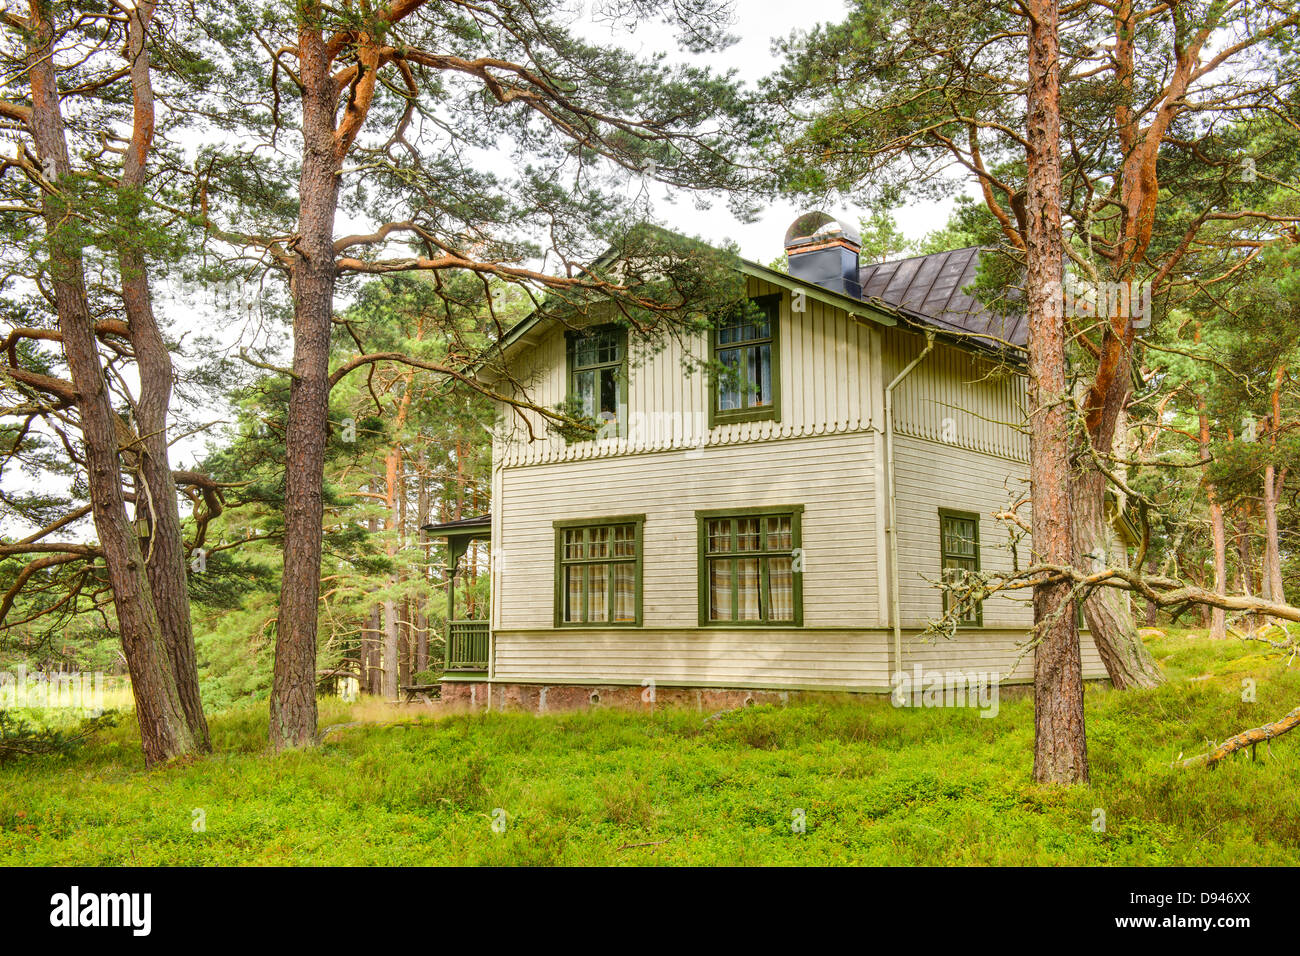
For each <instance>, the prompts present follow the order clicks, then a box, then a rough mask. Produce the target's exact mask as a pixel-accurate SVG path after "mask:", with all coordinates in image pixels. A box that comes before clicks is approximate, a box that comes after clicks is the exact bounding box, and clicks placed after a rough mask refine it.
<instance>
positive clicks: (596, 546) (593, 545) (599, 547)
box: [587, 528, 609, 558]
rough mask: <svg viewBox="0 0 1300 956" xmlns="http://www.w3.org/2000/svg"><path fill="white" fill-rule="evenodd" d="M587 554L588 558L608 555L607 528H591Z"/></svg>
mask: <svg viewBox="0 0 1300 956" xmlns="http://www.w3.org/2000/svg"><path fill="white" fill-rule="evenodd" d="M587 556H588V557H590V558H608V557H609V528H592V529H591V542H590V544H589V545H588V550H587Z"/></svg>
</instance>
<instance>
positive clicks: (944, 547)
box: [939, 508, 984, 627]
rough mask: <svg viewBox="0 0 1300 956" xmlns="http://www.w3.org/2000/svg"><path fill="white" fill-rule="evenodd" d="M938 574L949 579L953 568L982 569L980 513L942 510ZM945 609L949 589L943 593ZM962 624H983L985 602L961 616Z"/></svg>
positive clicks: (955, 569) (958, 569) (977, 625)
mask: <svg viewBox="0 0 1300 956" xmlns="http://www.w3.org/2000/svg"><path fill="white" fill-rule="evenodd" d="M939 569H940V571H939V573H940V575H941V576H942V577H943V578H944V580H947V579H948V578H949V576H950V574H951V572H953V571H978V570H979V569H980V516H979V515H978V514H976V513H975V512H973V511H951V510H949V509H947V508H940V509H939ZM943 610H944V613H945V614H946V613H948V592H947V591H944V592H943ZM959 623H961V624H971V625H974V626H976V627H979V626H982V625H983V624H984V605H983V602H980V603H979V604H976V605H975V607H974V608H973V609H972V610H970V611H967V612H966V613H965V614H964V615H962V617H961V620H960V621H959Z"/></svg>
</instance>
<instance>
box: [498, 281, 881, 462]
mask: <svg viewBox="0 0 1300 956" xmlns="http://www.w3.org/2000/svg"><path fill="white" fill-rule="evenodd" d="M749 292H750V294H751V295H755V296H757V295H767V294H771V293H782V290H781V289H780V288H779V287H778V286H775V285H772V284H771V283H768V282H763V281H761V280H758V279H752V278H751V279H750V280H749ZM804 305H805V311H804V312H803V313H794V314H792V313H791V311H790V310H791V297H790V295H789V293H788V292H786V293H783V294H782V298H781V307H780V319H779V321H778V327H779V335H780V343H779V348H778V352H779V357H780V375H781V378H780V408H781V416H780V420H779V421H760V422H746V423H742V424H730V425H719V426H718V427H716V428H714V429H712V430H710V429H709V427H708V420H709V405H708V402H709V399H710V395H709V390H708V384H707V375H706V373H705V372H704V371H702V370H700V369H698V368H695V367H694V365H693V361H692V360H699V359H707V358H708V355H707V348H708V341H707V337H706V336H704V335H698V336H687V337H682V338H680V339H673V340H670V341H667V342H662V343H658V344H657V345H656V346H654V347H650V346H647V345H645V344H638V343H636V342H635V337H633V341H632V344H631V345H630V346H629V351H630V353H631V367H630V369H629V377H630V379H631V381H630V384H629V388H628V434H627V437H626V438H616V439H606V440H602V441H587V442H577V443H574V444H566V443H565V442H564V441H563V440H562V439H561V438H559V437H558V436H555V435H551V434H549V433H548V431H547V428H546V425H545V424H544V423H543V421H542V419H541V417H540V416H538V415H537V414H536V413H532V412H526V413H523V414H522V416H521V414H519V413H516V412H515V411H513V410H512V409H509V408H505V407H504V406H503V408H502V410H501V413H500V414H501V422H502V424H503V426H504V428H503V429H502V433H501V436H500V438H499V439H498V442H497V447H496V448H495V449H494V454H495V460H496V461H497V462H499V463H501V464H504V465H520V464H539V463H542V462H550V461H579V460H584V459H589V458H606V457H610V456H614V455H626V454H643V453H646V452H655V451H664V450H670V449H675V448H690V447H696V446H714V445H734V444H737V443H741V442H749V441H766V440H769V439H773V438H796V437H806V436H811V435H823V434H839V433H847V432H852V431H858V430H862V429H866V428H869V427H871V426H872V424H873V414H874V411H873V409H874V405H875V403H874V396H875V386H876V384H877V383H875V382H874V381H873V378H872V375H871V372H870V367H871V362H872V357H873V349H878V348H879V345H878V339H876V337H875V332H874V328H873V327H872V326H870V325H867V324H864V323H862V322H860V321H858V320H856V319H853V318H851V317H850V316H849V315H848V313H846V312H843V311H842V310H840V309H836V308H833V307H831V306H828V305H824V304H823V303H821V302H817V301H814V300H813V299H806V300H805V303H804ZM520 351H521V354H520V355H519V357H518V358H516V359H515V360H514V361H513V363H512V369H513V371H514V373H515V375H516V377H517V378H518V379H519V381H520V382H521V384H522V386H523V393H524V394H525V395H526V397H527V398H528V399H529V400H530V401H532V402H533V403H534V404H537V405H540V406H543V407H548V408H549V407H554V406H557V405H559V404H560V403H562V402H563V401H564V399H565V394H566V390H567V383H566V382H565V346H564V330H563V329H562V328H559V327H557V328H555V329H553V330H552V331H551V332H549V333H548V334H546V335H545V336H544V337H543V338H542V339H541V341H540V342H539V343H538V344H537V345H536V346H535V347H533V348H531V349H528V350H520ZM525 420H526V421H527V422H529V423H531V425H532V429H533V435H531V436H530V434H529V430H528V426H527V424H526V423H525ZM533 436H535V437H533Z"/></svg>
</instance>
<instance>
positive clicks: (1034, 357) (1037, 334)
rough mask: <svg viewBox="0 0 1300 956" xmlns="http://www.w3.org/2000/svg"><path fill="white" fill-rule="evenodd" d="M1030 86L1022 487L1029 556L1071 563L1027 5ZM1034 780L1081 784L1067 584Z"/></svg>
mask: <svg viewBox="0 0 1300 956" xmlns="http://www.w3.org/2000/svg"><path fill="white" fill-rule="evenodd" d="M1026 9H1027V11H1028V13H1029V86H1028V114H1027V134H1028V135H1027V140H1028V144H1029V145H1028V150H1027V154H1026V158H1027V160H1028V178H1027V200H1026V207H1027V219H1028V222H1027V226H1028V228H1027V230H1026V232H1027V248H1026V266H1027V276H1026V298H1027V305H1028V312H1029V382H1030V386H1029V413H1030V436H1031V437H1030V481H1031V484H1032V494H1033V525H1032V532H1033V542H1034V551H1035V554H1036V557H1037V560H1038V561H1039V562H1042V563H1047V564H1056V565H1069V564H1070V563H1071V561H1072V558H1073V549H1072V546H1071V535H1070V498H1069V488H1070V447H1069V426H1070V421H1069V415H1068V409H1069V407H1070V405H1069V402H1068V401H1067V398H1068V392H1067V385H1066V377H1065V319H1064V308H1063V307H1064V303H1063V298H1062V288H1061V255H1062V244H1061V154H1060V64H1059V54H1058V37H1057V30H1058V23H1059V13H1058V9H1057V2H1056V0H1027V2H1026ZM1034 626H1035V631H1036V634H1035V636H1036V638H1037V640H1038V646H1037V648H1036V650H1035V653H1034V779H1035V780H1036V781H1039V782H1040V783H1086V782H1087V781H1088V744H1087V737H1086V734H1085V729H1084V713H1083V668H1082V665H1081V663H1080V660H1079V633H1078V628H1077V626H1076V621H1075V613H1074V601H1073V600H1072V598H1071V585H1070V584H1069V583H1068V582H1061V583H1054V584H1040V585H1038V586H1037V587H1035V588H1034Z"/></svg>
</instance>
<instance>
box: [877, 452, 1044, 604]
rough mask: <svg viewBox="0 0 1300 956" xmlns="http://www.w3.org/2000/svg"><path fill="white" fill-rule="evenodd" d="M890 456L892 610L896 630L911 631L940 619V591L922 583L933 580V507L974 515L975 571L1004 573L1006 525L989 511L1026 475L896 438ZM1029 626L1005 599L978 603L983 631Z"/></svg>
mask: <svg viewBox="0 0 1300 956" xmlns="http://www.w3.org/2000/svg"><path fill="white" fill-rule="evenodd" d="M894 454H895V455H896V457H897V461H896V462H895V464H894V471H895V496H896V507H897V511H898V566H899V568H900V570H901V574H900V576H899V606H900V608H901V611H902V622H903V626H904V627H909V626H911V627H917V626H923V625H924V623H925V621H927V620H929V619H931V618H934V617H938V616H939V614H940V613H942V606H943V595H942V592H941V591H939V590H938V589H937V588H934V587H932V586H931V585H930V582H931V581H933V580H936V579H937V578H938V577H939V509H940V508H948V509H951V510H953V511H971V512H974V513H976V514H978V515H979V516H980V567H981V568H983V569H985V570H994V569H997V570H1008V569H1010V568H1011V567H1012V559H1011V553H1010V552H1009V551H1008V550H1007V548H1006V545H1007V532H1006V527H1005V526H1004V525H1003V524H1002V522H1000V521H997V520H996V519H994V518H993V516H992V513H993V512H994V511H1000V510H1002V509H1004V508H1005V507H1006V506H1007V503H1008V496H1009V494H1010V493H1011V492H1019V491H1023V490H1024V488H1025V487H1026V486H1025V485H1024V483H1023V480H1024V478H1025V476H1026V474H1027V470H1026V468H1025V466H1024V465H1022V464H1020V463H1018V462H1013V461H1008V460H1007V459H1005V458H995V457H993V456H992V455H981V454H978V453H975V452H971V451H968V450H966V449H964V448H953V447H950V446H948V445H946V444H943V443H941V442H932V441H923V440H920V439H916V438H908V437H907V436H904V435H900V436H897V437H895V439H894ZM1026 516H1027V511H1026ZM1028 557H1029V548H1028V546H1027V545H1026V544H1024V543H1022V544H1021V546H1020V558H1021V566H1022V567H1023V562H1024V561H1025V560H1026V559H1027V558H1028ZM1026 597H1028V595H1027V594H1026ZM1032 623H1033V613H1032V611H1031V610H1030V609H1029V608H1027V607H1022V606H1021V605H1020V604H1019V603H1017V602H1014V601H1012V600H1011V599H1010V598H1007V597H995V598H991V599H990V600H988V601H986V602H985V603H984V626H985V627H1028V626H1030V624H1032Z"/></svg>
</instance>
